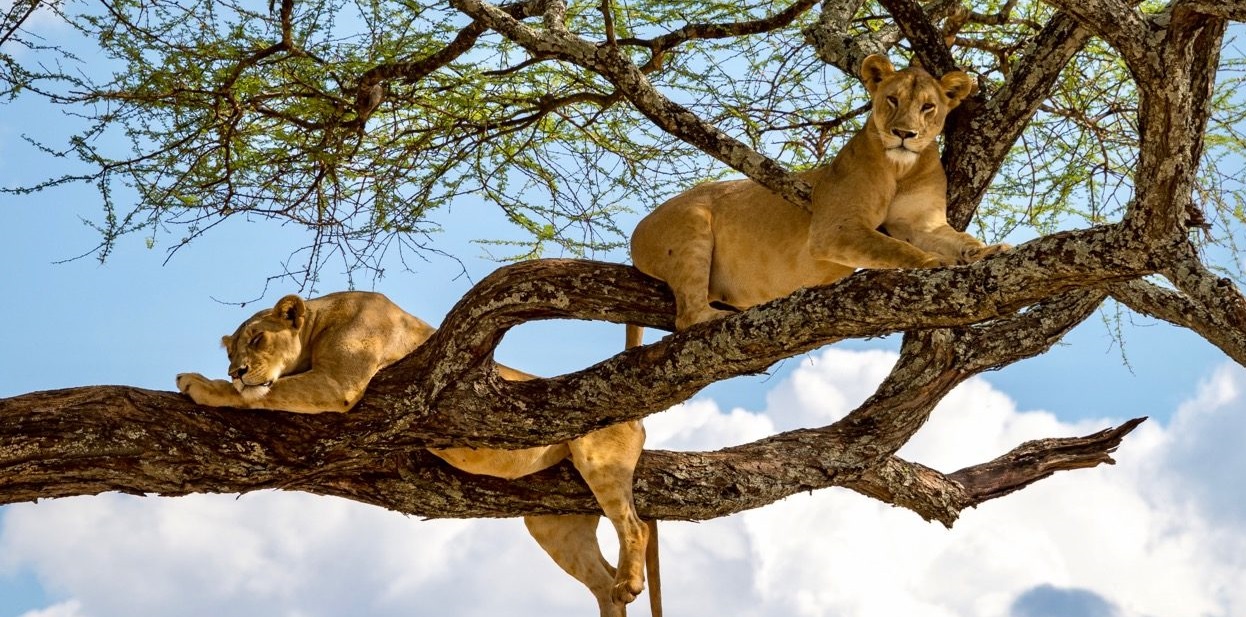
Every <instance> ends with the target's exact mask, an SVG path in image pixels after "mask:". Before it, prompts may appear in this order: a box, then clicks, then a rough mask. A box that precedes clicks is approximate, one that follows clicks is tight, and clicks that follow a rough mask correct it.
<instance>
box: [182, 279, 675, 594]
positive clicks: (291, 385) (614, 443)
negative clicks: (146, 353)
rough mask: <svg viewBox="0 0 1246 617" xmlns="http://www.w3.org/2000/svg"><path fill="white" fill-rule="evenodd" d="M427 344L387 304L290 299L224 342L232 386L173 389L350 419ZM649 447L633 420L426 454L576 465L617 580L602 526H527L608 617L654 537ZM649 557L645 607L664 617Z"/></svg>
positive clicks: (200, 379)
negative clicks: (375, 385)
mask: <svg viewBox="0 0 1246 617" xmlns="http://www.w3.org/2000/svg"><path fill="white" fill-rule="evenodd" d="M432 333H433V327H432V326H430V325H428V324H427V323H424V322H423V321H422V320H420V319H419V318H417V317H414V316H412V315H409V314H408V313H407V312H406V311H403V310H402V309H400V308H398V306H397V305H396V304H394V303H393V302H390V300H389V299H388V298H386V297H385V296H383V295H381V294H376V293H368V292H358V291H350V292H341V293H334V294H329V295H327V296H324V297H321V298H316V299H313V300H306V301H304V300H303V299H302V298H299V297H298V296H286V297H284V298H282V299H281V300H280V301H278V302H277V304H276V306H274V307H273V308H271V309H266V310H263V311H260V312H258V313H256V314H255V315H254V316H252V317H251V318H250V319H248V320H246V321H244V322H243V323H242V325H241V326H238V329H237V331H235V332H234V333H233V334H232V335H228V336H225V337H223V338H222V339H221V344H222V345H224V347H225V351H226V352H227V353H228V354H229V376H230V377H231V381H224V380H220V379H215V380H214V379H208V378H206V377H204V376H202V375H199V374H198V373H183V374H181V375H178V376H177V389H178V390H180V391H182V392H184V393H186V394H187V395H189V396H190V398H192V399H194V401H195V402H196V403H199V404H200V405H210V406H214V407H243V408H253V409H275V410H281V411H293V412H299V413H320V412H325V411H338V412H344V411H347V410H349V409H350V408H351V407H353V406H354V405H355V403H357V402H359V399H360V398H362V397H363V393H364V389H365V388H367V386H368V382H369V381H370V380H371V379H372V377H373V376H374V375H376V373H377V371H379V370H381V369H382V368H384V367H386V366H388V365H390V364H393V363H394V362H397V361H398V360H400V359H402V358H404V357H406V356H407V355H408V354H410V353H411V352H412V351H413V350H414V349H415V348H416V347H419V346H420V345H421V344H422V343H423V342H424V341H426V340H427V339H428V337H429V336H431V335H432ZM498 372H499V373H500V374H501V376H502V377H503V378H505V379H512V380H523V379H531V378H532V376H531V375H528V374H525V373H521V372H519V371H516V370H513V369H510V368H507V367H505V366H501V365H499V366H498ZM644 442H645V429H644V427H643V426H641V424H640V422H638V421H634V422H624V423H622V424H616V425H614V426H609V427H606V428H604V429H601V430H599V431H596V432H593V433H589V434H587V435H585V436H583V437H581V438H579V439H576V440H573V441H569V442H566V443H561V444H556V445H552V446H542V447H537V448H525V449H520V450H492V449H487V448H446V449H432V450H430V452H432V453H433V454H435V455H437V456H438V457H440V458H442V459H443V460H445V461H446V462H448V463H450V464H451V465H454V466H455V467H458V468H459V469H462V470H464V471H467V472H470V473H476V474H484V475H490V476H498V477H502V478H518V477H520V476H525V475H528V474H531V473H535V472H537V471H540V470H542V469H545V468H547V467H549V466H551V465H554V464H556V463H558V462H559V461H561V460H563V459H565V458H567V457H571V460H572V462H573V463H574V464H575V467H576V469H577V470H578V471H579V472H580V475H582V476H583V477H584V481H585V483H587V484H588V486H589V488H590V489H591V490H592V492H593V495H594V496H595V497H596V498H597V502H598V503H599V504H600V505H601V507H602V510H603V511H604V512H605V515H606V518H608V519H610V522H611V523H613V524H614V527H615V530H616V531H617V532H618V536H619V560H618V568H617V570H616V568H614V567H612V566H610V565H609V563H607V562H606V560H605V558H604V557H603V556H602V554H601V548H600V547H599V546H598V544H597V534H596V529H597V523H598V521H599V519H600V517H598V516H591V515H579V516H528V517H525V518H524V523H525V524H526V525H527V527H528V530H529V531H530V532H531V533H532V536H533V537H534V538H536V540H537V542H538V543H540V545H541V547H542V548H544V549H545V551H546V552H547V553H549V555H550V557H552V558H553V559H554V561H555V562H557V563H558V565H559V566H560V567H562V569H563V570H565V571H566V572H567V573H568V574H570V575H572V576H574V577H575V578H576V579H577V580H579V581H580V582H581V583H583V584H584V585H585V586H587V587H588V588H589V590H590V591H592V592H593V596H594V597H595V598H596V599H597V604H598V607H599V608H600V611H601V617H624V615H626V606H627V603H629V602H631V601H632V600H634V599H635V598H636V595H637V594H639V593H640V592H641V590H642V589H643V587H644V572H643V568H644V566H645V563H646V556H647V555H646V551H645V548H646V545H647V543H648V542H649V541H650V539H651V538H653V535H652V534H651V533H650V528H649V527H647V526H646V525H645V524H644V523H642V522H641V520H640V517H639V516H638V515H637V514H636V507H635V505H634V503H633V501H632V475H633V472H634V471H635V469H636V460H637V459H638V458H639V457H640V451H641V448H642V447H643V446H644ZM653 539H654V540H656V538H653ZM653 549H654V551H653V552H651V553H650V555H651V556H653V557H654V558H655V559H653V560H651V561H650V562H649V563H650V567H651V569H650V579H651V581H650V583H651V589H650V604H651V608H652V610H653V611H654V613H653V614H654V615H655V616H658V615H660V614H661V605H660V598H659V597H658V594H657V593H656V592H655V590H656V588H657V569H656V567H657V563H656V546H655V547H653Z"/></svg>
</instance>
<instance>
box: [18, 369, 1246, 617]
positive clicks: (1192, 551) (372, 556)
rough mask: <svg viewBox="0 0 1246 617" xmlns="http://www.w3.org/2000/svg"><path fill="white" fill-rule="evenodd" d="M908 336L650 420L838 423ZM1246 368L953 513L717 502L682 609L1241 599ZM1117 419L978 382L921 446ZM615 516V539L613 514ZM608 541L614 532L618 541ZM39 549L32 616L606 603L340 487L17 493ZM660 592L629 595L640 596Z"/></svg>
mask: <svg viewBox="0 0 1246 617" xmlns="http://www.w3.org/2000/svg"><path fill="white" fill-rule="evenodd" d="M894 362H895V355H894V354H891V353H887V352H848V351H838V350H829V351H825V352H823V353H821V354H819V355H817V356H814V357H813V358H812V360H810V361H805V362H804V363H802V365H801V366H800V367H799V368H798V369H797V370H796V371H794V372H793V374H792V375H791V377H790V378H789V379H787V380H785V381H784V382H782V383H780V384H777V385H776V386H775V388H774V389H773V390H772V391H771V392H770V393H769V395H768V397H767V405H766V406H767V409H765V410H762V411H750V410H745V409H738V408H736V409H727V410H724V409H722V408H721V407H720V406H719V405H718V404H717V403H715V402H714V401H712V400H698V401H693V402H690V403H687V404H685V405H680V406H678V407H676V408H674V409H672V410H671V411H669V412H666V413H664V414H659V415H658V416H655V417H653V418H651V419H650V420H649V421H648V422H647V426H648V430H649V441H650V446H651V447H655V448H667V449H712V448H717V447H722V446H725V445H731V444H736V443H741V442H746V441H751V440H753V439H756V438H758V437H761V436H764V435H768V434H772V433H774V432H775V431H779V430H787V429H790V428H793V427H796V426H813V425H824V424H827V423H828V422H831V421H833V420H834V419H836V418H839V417H842V416H843V415H844V414H845V413H847V412H848V411H849V410H850V409H851V408H853V407H855V406H856V405H857V404H858V403H860V402H861V401H862V400H864V399H865V397H866V396H868V395H869V394H870V393H871V392H872V390H873V386H874V385H875V384H877V383H878V381H880V380H881V379H882V378H883V376H884V375H885V374H886V372H887V371H888V370H889V368H890V366H891V365H892V364H893V363H894ZM1243 385H1246V373H1243V372H1242V371H1241V370H1240V369H1236V368H1226V369H1224V370H1222V371H1219V372H1218V373H1217V374H1216V375H1214V376H1212V377H1211V378H1210V379H1209V380H1208V382H1207V383H1206V384H1204V386H1203V387H1202V388H1201V390H1200V393H1199V395H1198V396H1197V397H1196V398H1194V399H1192V400H1191V401H1189V402H1187V403H1186V404H1184V405H1183V406H1182V407H1181V408H1180V409H1179V410H1177V411H1176V413H1175V414H1174V416H1173V420H1172V422H1171V423H1170V424H1169V426H1166V427H1165V426H1162V425H1160V424H1159V423H1157V422H1148V423H1147V424H1144V425H1143V426H1142V427H1141V428H1139V429H1138V431H1136V432H1135V434H1133V435H1131V436H1130V438H1129V439H1128V440H1127V441H1126V443H1125V445H1124V447H1122V449H1121V450H1120V452H1118V454H1117V458H1118V460H1119V461H1120V464H1119V465H1117V466H1115V467H1103V468H1098V469H1093V470H1080V471H1076V472H1070V473H1065V474H1061V475H1059V476H1056V477H1054V478H1051V479H1048V480H1045V481H1043V482H1040V483H1039V484H1037V485H1035V486H1033V487H1031V488H1029V489H1026V490H1024V491H1022V492H1020V493H1017V494H1014V495H1012V496H1009V497H1006V498H1003V499H999V500H996V501H992V502H988V503H987V504H984V505H983V506H981V507H980V508H978V509H976V510H972V511H969V512H966V513H965V514H964V516H963V517H962V519H961V520H960V521H959V522H958V523H957V524H956V526H955V528H954V529H952V530H947V529H944V528H943V527H942V526H940V525H938V524H931V523H926V522H924V521H922V520H921V519H920V518H919V517H917V516H916V515H914V514H912V513H910V512H907V511H904V510H900V509H897V508H892V507H889V506H886V505H884V504H880V503H878V502H875V501H872V500H869V499H866V498H864V497H861V496H859V495H856V494H854V493H850V492H848V491H843V490H828V491H819V492H817V493H815V494H813V495H800V496H795V497H792V498H789V499H786V500H784V501H782V502H780V503H777V504H773V505H771V506H769V507H766V508H762V509H759V510H754V511H750V512H747V513H744V514H741V515H738V516H733V517H728V518H725V519H719V520H714V521H708V522H705V523H699V524H694V523H676V522H670V523H664V524H663V525H662V555H663V579H664V583H665V589H666V598H665V600H666V605H667V607H668V613H669V614H689V615H705V614H731V615H739V616H745V617H749V616H756V617H770V616H776V617H777V616H779V615H784V616H787V615H795V616H803V615H809V616H820V617H821V616H842V617H874V616H880V617H881V616H886V617H894V616H895V615H902V614H905V615H921V616H923V617H942V616H948V617H951V616H956V617H1037V616H1040V615H1060V617H1157V616H1164V617H1184V616H1191V617H1194V616H1199V617H1203V616H1227V615H1237V614H1246V589H1243V588H1242V586H1241V585H1240V581H1242V580H1246V557H1244V556H1246V520H1244V519H1246V514H1244V513H1243V509H1244V507H1246V506H1243V501H1242V497H1243V495H1242V492H1241V491H1242V490H1243V489H1242V486H1243V485H1242V483H1241V482H1240V476H1241V472H1242V471H1243V470H1244V469H1246V460H1243V458H1242V457H1243V456H1244V455H1242V454H1241V453H1240V452H1239V451H1238V448H1237V444H1238V442H1240V436H1241V435H1243V434H1246V430H1244V429H1246V400H1244V399H1243V393H1244V392H1246V387H1243ZM1118 422H1119V420H1118V419H1113V420H1106V419H1105V420H1084V421H1078V422H1066V421H1062V420H1060V419H1059V418H1057V417H1056V416H1054V415H1052V414H1050V413H1046V412H1041V411H1022V410H1018V409H1017V408H1016V405H1015V404H1014V403H1013V402H1012V400H1011V399H1010V398H1009V397H1008V396H1007V395H1006V394H1005V393H1002V392H1000V391H998V390H996V389H994V388H993V387H992V386H991V385H990V384H989V383H988V382H987V381H984V380H981V379H974V380H970V381H969V382H967V383H965V384H963V385H962V386H961V387H960V388H958V389H957V390H956V391H955V392H953V393H952V394H951V395H950V396H949V397H948V398H947V399H946V400H945V401H944V402H943V403H942V404H941V405H940V407H939V408H938V409H937V410H936V411H935V413H934V414H933V417H932V419H931V421H930V423H929V424H928V425H927V426H926V427H925V428H923V430H922V432H921V433H920V434H919V435H918V437H917V438H915V439H914V440H913V441H912V442H911V443H910V444H909V445H908V446H906V448H905V449H904V451H903V452H902V455H903V456H905V457H907V458H910V459H912V460H916V461H919V462H922V463H924V464H928V465H931V466H934V467H936V468H940V469H944V470H947V471H952V470H955V469H958V468H960V467H963V466H965V465H970V464H976V463H979V462H983V461H985V460H988V459H990V458H993V457H995V456H997V455H998V454H1000V453H1002V452H1004V451H1006V450H1008V449H1011V448H1012V447H1014V446H1016V445H1017V444H1018V443H1020V442H1022V441H1025V440H1027V439H1033V438H1037V437H1049V436H1056V435H1071V434H1084V433H1088V432H1091V431H1094V430H1098V429H1100V428H1103V427H1105V426H1108V425H1112V424H1117V423H1118ZM600 535H601V537H602V539H603V540H605V541H606V543H607V544H608V545H609V544H612V536H613V534H612V533H611V532H610V530H609V527H608V525H603V526H602V530H601V534H600ZM613 550H614V549H613V547H612V546H608V547H607V548H606V551H607V554H613ZM18 569H22V570H23V571H33V572H34V573H35V575H36V576H37V577H38V578H39V579H40V580H41V581H43V582H44V585H45V587H46V588H47V590H48V592H49V596H50V597H53V598H57V599H59V600H60V603H58V604H56V605H54V606H51V607H48V608H47V609H44V610H42V611H35V612H31V613H28V614H27V615H24V616H23V617H114V616H116V617H120V616H125V617H143V616H146V615H151V616H156V615H170V614H177V615H190V616H195V615H205V616H206V615H219V614H230V615H236V616H239V617H245V616H249V615H255V616H259V615H264V616H266V617H267V616H273V615H282V616H285V615H288V616H291V617H294V616H298V617H302V616H307V617H312V616H318V615H326V616H327V615H342V614H368V615H378V616H388V615H410V614H412V613H417V614H423V613H428V614H432V613H434V612H436V613H444V614H454V615H463V616H469V617H470V616H474V615H482V616H483V615H493V614H499V613H500V614H507V615H513V616H516V617H522V616H524V615H543V616H567V617H570V616H573V615H580V616H582V615H584V614H592V611H593V610H594V608H593V607H594V603H593V601H592V599H591V597H590V596H589V594H588V593H587V592H586V591H585V590H583V589H582V588H581V587H580V586H579V584H578V583H576V582H574V581H572V580H571V579H570V578H569V577H567V576H565V575H564V574H562V573H561V571H559V570H558V569H557V567H556V566H554V565H553V563H552V562H550V561H549V560H548V559H547V558H546V557H545V556H544V555H543V554H542V553H541V551H540V549H539V548H537V547H536V545H535V543H533V542H532V541H531V540H530V539H528V538H527V537H526V534H525V533H524V531H523V527H522V525H521V524H520V523H519V522H518V521H441V522H421V521H416V520H413V519H410V518H407V517H403V516H400V515H397V514H394V513H390V512H384V511H380V510H377V509H375V508H369V507H365V506H361V505H358V504H353V503H350V502H345V501H341V500H335V499H328V498H322V497H313V496H310V495H301V494H284V493H265V494H258V495H247V496H244V497H242V498H241V499H238V500H235V499H234V498H232V497H222V496H197V497H185V498H179V499H151V498H149V499H140V498H131V497H122V496H103V497H94V498H82V499H67V500H58V501H53V502H44V503H41V504H38V505H23V506H18V507H10V508H7V509H6V510H5V514H4V518H3V528H2V529H0V575H3V573H4V572H5V571H9V572H13V571H16V570H18ZM644 601H645V600H644V599H643V598H642V599H641V601H640V603H638V604H639V606H637V607H636V608H633V609H632V611H631V612H632V614H635V615H644V614H646V610H645V609H644V608H643V603H644Z"/></svg>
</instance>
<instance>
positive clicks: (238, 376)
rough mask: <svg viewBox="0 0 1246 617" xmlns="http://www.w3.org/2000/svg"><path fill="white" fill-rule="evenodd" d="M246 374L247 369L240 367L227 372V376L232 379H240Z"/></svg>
mask: <svg viewBox="0 0 1246 617" xmlns="http://www.w3.org/2000/svg"><path fill="white" fill-rule="evenodd" d="M246 374H247V367H245V366H240V367H238V368H236V369H234V370H232V371H230V372H229V376H230V377H233V378H234V379H242V376H243V375H246Z"/></svg>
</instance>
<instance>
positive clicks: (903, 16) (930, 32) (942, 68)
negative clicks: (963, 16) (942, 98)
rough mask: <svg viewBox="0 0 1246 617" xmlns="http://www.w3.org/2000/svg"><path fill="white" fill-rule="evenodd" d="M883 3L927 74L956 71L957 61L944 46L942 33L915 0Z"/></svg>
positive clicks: (891, 0)
mask: <svg viewBox="0 0 1246 617" xmlns="http://www.w3.org/2000/svg"><path fill="white" fill-rule="evenodd" d="M880 4H882V5H883V8H885V9H887V12H888V13H890V14H891V17H892V19H895V20H896V25H898V26H899V27H900V31H901V32H903V33H904V38H906V39H908V40H909V43H911V44H912V46H913V52H914V53H916V54H917V58H918V59H919V60H920V61H921V65H922V66H923V67H925V68H926V70H927V71H929V72H930V73H931V74H933V75H943V74H944V73H948V72H951V71H955V70H956V68H957V67H956V61H955V60H953V59H952V52H951V50H949V49H948V46H947V44H946V43H944V40H943V33H942V32H940V31H939V29H938V28H936V27H935V25H934V21H933V20H932V19H930V18H929V17H928V16H927V14H926V11H925V10H923V9H922V7H921V5H919V4H917V2H914V0H880Z"/></svg>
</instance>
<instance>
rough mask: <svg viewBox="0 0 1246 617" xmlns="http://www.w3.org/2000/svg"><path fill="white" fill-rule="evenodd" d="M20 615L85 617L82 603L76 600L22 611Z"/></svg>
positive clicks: (28, 616) (27, 616)
mask: <svg viewBox="0 0 1246 617" xmlns="http://www.w3.org/2000/svg"><path fill="white" fill-rule="evenodd" d="M21 617H86V615H85V614H84V613H82V603H81V602H78V601H77V600H70V601H68V602H61V603H60V604H53V605H52V606H49V607H47V608H45V609H40V610H35V611H28V612H25V613H22V615H21Z"/></svg>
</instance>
